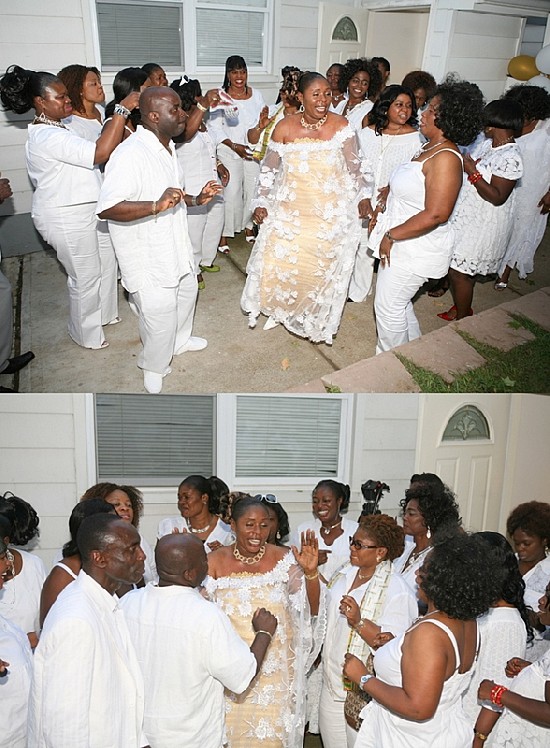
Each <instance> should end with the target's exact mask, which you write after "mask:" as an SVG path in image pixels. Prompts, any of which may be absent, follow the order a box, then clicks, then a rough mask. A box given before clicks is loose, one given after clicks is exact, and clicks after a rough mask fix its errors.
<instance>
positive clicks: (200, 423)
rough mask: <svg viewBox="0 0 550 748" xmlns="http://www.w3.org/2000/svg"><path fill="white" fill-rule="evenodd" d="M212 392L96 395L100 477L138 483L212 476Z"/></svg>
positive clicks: (213, 441)
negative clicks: (192, 476) (193, 475)
mask: <svg viewBox="0 0 550 748" xmlns="http://www.w3.org/2000/svg"><path fill="white" fill-rule="evenodd" d="M215 400H216V398H215V395H114V394H108V395H96V401H95V402H96V442H97V465H98V471H97V472H98V480H99V481H112V482H114V483H119V482H123V483H130V484H137V485H140V486H151V485H155V486H163V485H174V484H177V483H179V482H180V481H181V480H182V479H183V478H185V476H186V475H190V474H192V473H198V474H199V475H205V476H207V477H208V476H210V475H213V474H214V472H215V470H214V458H215V451H214V444H215V431H216V430H215V420H214V418H215Z"/></svg>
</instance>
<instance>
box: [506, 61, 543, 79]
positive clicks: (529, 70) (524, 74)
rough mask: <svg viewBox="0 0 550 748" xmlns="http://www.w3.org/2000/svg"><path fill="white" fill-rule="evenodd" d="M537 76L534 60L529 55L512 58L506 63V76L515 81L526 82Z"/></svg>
mask: <svg viewBox="0 0 550 748" xmlns="http://www.w3.org/2000/svg"><path fill="white" fill-rule="evenodd" d="M538 74H539V71H538V70H537V66H536V63H535V58H534V57H531V56H530V55H518V56H517V57H512V59H511V60H510V62H509V63H508V75H511V76H512V78H515V79H516V80H517V81H528V80H529V78H534V76H535V75H538Z"/></svg>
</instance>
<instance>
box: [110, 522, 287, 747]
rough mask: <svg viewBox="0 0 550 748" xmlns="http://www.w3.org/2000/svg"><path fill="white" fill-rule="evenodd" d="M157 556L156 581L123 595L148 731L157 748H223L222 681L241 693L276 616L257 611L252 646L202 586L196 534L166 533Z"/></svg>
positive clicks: (203, 569)
mask: <svg viewBox="0 0 550 748" xmlns="http://www.w3.org/2000/svg"><path fill="white" fill-rule="evenodd" d="M155 558H156V563H157V569H158V573H159V584H158V586H156V585H154V584H152V583H149V584H148V585H147V586H146V587H145V588H144V589H140V590H134V591H133V592H129V593H128V594H127V595H125V596H124V597H123V599H122V601H121V606H122V608H123V610H124V614H125V616H126V620H127V622H128V628H129V630H130V636H131V637H132V640H133V643H134V646H135V648H136V652H138V658H139V662H140V665H141V668H142V671H143V676H144V680H145V682H146V684H147V688H146V692H145V720H144V728H143V730H144V733H145V735H146V737H147V740H148V741H149V744H150V746H151V748H180V747H181V746H185V747H186V748H221V746H222V744H223V743H224V727H225V706H224V693H223V689H224V686H225V687H226V688H228V689H229V690H231V691H233V692H235V693H242V692H243V691H244V690H245V689H246V688H247V687H248V685H249V683H250V681H251V680H252V678H253V677H254V676H255V675H256V674H257V673H258V671H259V669H260V666H261V664H262V661H263V659H264V656H265V653H266V651H267V649H268V647H269V644H270V642H271V638H272V636H273V634H274V633H275V629H276V627H277V619H276V618H275V616H274V615H272V614H271V613H269V612H268V611H267V610H265V609H263V608H260V609H259V610H257V611H256V612H255V613H254V615H253V616H252V621H251V625H252V627H253V629H254V631H255V632H256V637H255V638H254V641H253V642H252V644H251V646H250V648H249V647H248V645H247V644H245V642H244V641H243V640H242V639H241V638H240V637H239V636H238V634H237V632H236V631H235V630H234V628H233V627H232V625H231V623H230V621H229V618H228V617H227V616H226V614H225V613H224V612H223V611H222V610H221V609H220V608H219V607H218V606H217V605H216V604H215V603H213V602H210V601H208V600H205V599H204V598H203V597H202V595H201V594H200V593H199V591H198V590H197V589H196V588H197V587H198V586H199V585H200V584H201V582H202V581H203V579H204V577H205V576H206V573H207V571H208V562H207V560H206V552H205V550H204V544H203V543H202V542H201V541H200V540H199V539H198V538H196V537H194V536H193V535H191V534H189V533H181V534H180V533H178V534H175V535H165V536H164V537H163V538H161V539H160V540H159V542H158V544H157V547H156V549H155ZM259 708H261V707H259Z"/></svg>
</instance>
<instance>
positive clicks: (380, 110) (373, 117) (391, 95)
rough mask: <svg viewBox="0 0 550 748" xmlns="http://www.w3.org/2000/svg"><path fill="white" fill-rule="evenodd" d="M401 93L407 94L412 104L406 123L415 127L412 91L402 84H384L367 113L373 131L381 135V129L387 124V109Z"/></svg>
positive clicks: (414, 107)
mask: <svg viewBox="0 0 550 748" xmlns="http://www.w3.org/2000/svg"><path fill="white" fill-rule="evenodd" d="M401 94H405V95H406V96H408V97H409V99H410V100H411V104H412V111H411V116H410V117H409V119H408V120H407V122H406V124H407V125H411V126H412V127H416V124H417V123H416V101H415V98H414V94H413V92H412V91H411V90H410V88H405V87H404V86H397V85H392V86H386V88H385V89H384V90H383V91H382V93H381V94H380V96H379V97H378V98H377V99H376V101H375V103H374V106H373V108H372V109H371V110H370V112H369V113H368V122H369V125H374V132H375V133H376V134H377V135H382V130H383V129H384V128H386V127H387V126H388V122H389V119H388V109H389V108H390V106H391V105H392V104H393V102H394V101H395V100H396V99H397V97H398V96H401Z"/></svg>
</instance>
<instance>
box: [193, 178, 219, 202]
mask: <svg viewBox="0 0 550 748" xmlns="http://www.w3.org/2000/svg"><path fill="white" fill-rule="evenodd" d="M221 191H222V186H221V184H218V183H217V182H216V181H215V180H214V179H213V180H212V181H210V182H207V183H206V184H205V185H204V187H203V188H202V190H201V191H200V193H199V194H198V195H197V205H206V203H209V202H210V200H212V198H213V197H215V196H216V195H219V194H220V192H221Z"/></svg>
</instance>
